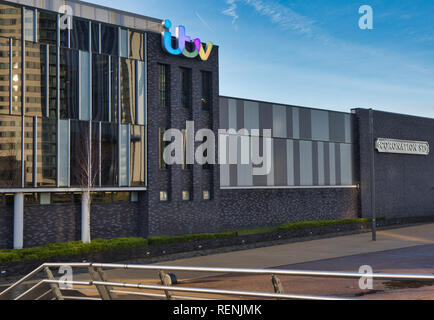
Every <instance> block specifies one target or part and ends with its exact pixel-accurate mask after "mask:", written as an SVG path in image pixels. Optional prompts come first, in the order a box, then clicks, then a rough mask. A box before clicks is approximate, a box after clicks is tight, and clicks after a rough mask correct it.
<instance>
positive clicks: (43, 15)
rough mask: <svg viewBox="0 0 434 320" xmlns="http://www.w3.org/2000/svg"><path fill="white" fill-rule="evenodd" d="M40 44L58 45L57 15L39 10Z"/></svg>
mask: <svg viewBox="0 0 434 320" xmlns="http://www.w3.org/2000/svg"><path fill="white" fill-rule="evenodd" d="M38 42H40V43H44V44H51V45H56V44H57V14H56V13H52V12H47V11H40V10H38Z"/></svg>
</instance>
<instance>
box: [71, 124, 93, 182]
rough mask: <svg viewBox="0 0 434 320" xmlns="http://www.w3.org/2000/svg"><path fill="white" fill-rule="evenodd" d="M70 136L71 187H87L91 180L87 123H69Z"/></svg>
mask: <svg viewBox="0 0 434 320" xmlns="http://www.w3.org/2000/svg"><path fill="white" fill-rule="evenodd" d="M70 134H71V138H70V141H71V142H70V143H71V153H70V156H71V162H70V172H71V173H70V177H71V186H79V187H83V186H87V185H88V182H89V179H90V178H91V173H90V172H89V168H90V164H91V162H90V161H91V160H90V161H89V160H88V159H89V158H90V149H89V147H90V142H89V122H88V121H76V120H73V121H71V129H70Z"/></svg>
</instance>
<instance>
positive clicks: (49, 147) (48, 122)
mask: <svg viewBox="0 0 434 320" xmlns="http://www.w3.org/2000/svg"><path fill="white" fill-rule="evenodd" d="M60 142H61V143H64V141H60ZM37 144H38V148H37V150H38V157H37V168H38V169H37V177H38V178H37V181H38V186H40V187H46V186H50V187H54V186H56V178H57V129H56V119H38V130H37ZM59 147H60V148H62V147H63V146H62V145H60V146H59Z"/></svg>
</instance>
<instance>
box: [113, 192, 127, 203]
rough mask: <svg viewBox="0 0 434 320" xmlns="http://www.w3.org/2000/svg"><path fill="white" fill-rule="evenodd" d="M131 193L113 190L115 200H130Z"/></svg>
mask: <svg viewBox="0 0 434 320" xmlns="http://www.w3.org/2000/svg"><path fill="white" fill-rule="evenodd" d="M130 199H131V194H130V193H129V192H113V202H129V201H130Z"/></svg>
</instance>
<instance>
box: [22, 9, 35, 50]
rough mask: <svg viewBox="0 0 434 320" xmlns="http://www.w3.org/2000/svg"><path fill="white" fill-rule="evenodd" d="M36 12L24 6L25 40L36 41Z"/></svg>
mask: <svg viewBox="0 0 434 320" xmlns="http://www.w3.org/2000/svg"><path fill="white" fill-rule="evenodd" d="M35 19H36V14H35V11H34V10H30V9H26V8H24V40H26V41H33V42H36V41H37V40H36V30H35Z"/></svg>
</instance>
